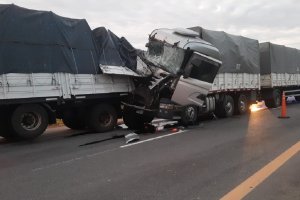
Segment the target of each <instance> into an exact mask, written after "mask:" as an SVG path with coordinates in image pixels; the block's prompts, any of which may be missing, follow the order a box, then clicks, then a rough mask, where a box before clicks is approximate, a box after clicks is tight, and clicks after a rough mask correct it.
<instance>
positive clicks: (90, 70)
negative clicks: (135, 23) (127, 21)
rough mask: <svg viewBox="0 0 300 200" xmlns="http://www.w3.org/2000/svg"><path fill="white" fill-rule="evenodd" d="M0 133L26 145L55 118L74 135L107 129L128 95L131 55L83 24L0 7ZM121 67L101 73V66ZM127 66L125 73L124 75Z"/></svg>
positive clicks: (121, 43)
mask: <svg viewBox="0 0 300 200" xmlns="http://www.w3.org/2000/svg"><path fill="white" fill-rule="evenodd" d="M0 27H1V29H0V135H1V136H3V137H5V138H9V139H32V138H35V137H37V136H39V135H40V134H42V133H43V132H44V131H45V129H46V128H47V126H48V124H53V123H56V118H58V119H62V120H63V122H64V124H65V125H66V126H67V127H69V128H72V129H90V130H93V131H96V132H104V131H109V130H112V129H113V128H114V127H115V125H116V123H117V118H118V117H121V116H122V111H121V101H123V100H124V99H125V98H126V96H128V94H129V93H130V92H132V91H133V90H134V84H133V81H132V79H131V77H130V76H127V75H124V74H126V71H128V72H132V73H133V72H134V71H132V70H131V69H133V68H135V67H136V50H135V49H134V48H133V47H132V46H131V45H130V44H129V43H128V42H127V41H126V39H125V38H118V37H117V36H116V35H114V34H113V33H112V32H110V31H109V30H106V29H105V28H103V27H102V28H97V29H95V30H93V31H92V30H91V29H90V27H89V25H88V24H87V22H86V21H85V20H78V19H69V18H65V17H61V16H58V15H56V14H54V13H52V12H45V11H35V10H29V9H25V8H21V7H18V6H15V5H13V4H12V5H0ZM100 66H102V67H105V66H112V67H115V68H118V67H119V68H122V74H119V75H118V74H114V75H108V74H104V73H103V72H102V70H101V67H100ZM130 68H131V69H130Z"/></svg>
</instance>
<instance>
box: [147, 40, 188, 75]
mask: <svg viewBox="0 0 300 200" xmlns="http://www.w3.org/2000/svg"><path fill="white" fill-rule="evenodd" d="M184 53H185V51H184V50H183V49H180V48H178V47H174V46H171V45H168V44H166V43H163V42H160V41H150V42H149V45H148V51H147V52H146V55H145V56H146V59H147V60H148V61H150V62H151V63H153V64H154V65H155V66H157V67H160V68H162V69H164V70H166V71H168V72H170V73H172V74H177V73H178V71H179V70H180V68H181V65H182V62H183V59H184Z"/></svg>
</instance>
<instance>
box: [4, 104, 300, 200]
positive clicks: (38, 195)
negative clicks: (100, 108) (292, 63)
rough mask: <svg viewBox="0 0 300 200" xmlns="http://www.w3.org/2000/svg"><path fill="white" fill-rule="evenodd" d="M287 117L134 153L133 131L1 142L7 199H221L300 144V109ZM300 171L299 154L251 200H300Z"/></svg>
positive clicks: (272, 115)
mask: <svg viewBox="0 0 300 200" xmlns="http://www.w3.org/2000/svg"><path fill="white" fill-rule="evenodd" d="M279 111H280V110H279V109H275V110H264V111H259V112H256V113H251V114H250V115H245V116H235V117H233V118H229V119H220V120H211V121H205V122H204V123H203V124H201V125H200V126H195V127H190V128H188V129H185V130H184V132H181V133H175V134H174V133H173V134H170V132H169V131H167V132H159V133H155V134H145V135H141V141H142V142H141V143H137V144H134V145H131V146H126V145H125V140H124V137H122V135H124V134H126V133H128V131H127V130H116V131H114V132H111V133H105V134H93V133H88V132H85V133H83V132H74V131H71V130H68V129H67V128H64V127H62V128H52V129H48V130H47V133H46V134H44V135H43V136H41V137H40V138H38V139H37V140H35V141H33V142H21V143H7V142H6V141H5V140H4V139H0V199H1V200H9V199H14V200H17V199H18V200H19V199H22V200H27V199H28V200H29V199H30V200H35V199H36V200H40V199H51V200H52V199H55V200H60V199H72V200H76V199H93V200H94V199H101V200H102V199H103V200H106V199H109V200H114V199H116V200H119V199H124V200H125V199H128V200H134V199H137V200H141V199H143V200H144V199H145V200H146V199H163V200H168V199H174V200H177V199H178V200H185V199H205V200H207V199H220V198H222V197H224V196H225V195H226V194H227V193H229V192H230V191H232V190H233V189H234V188H236V187H238V186H239V185H241V183H243V182H244V181H245V180H247V179H248V178H249V177H251V176H252V175H253V174H255V173H256V172H257V171H259V170H260V169H262V168H264V167H265V166H266V165H267V164H268V163H270V162H271V161H272V160H274V159H276V158H277V157H278V156H279V155H280V154H282V153H283V152H284V151H286V150H287V149H289V148H290V147H291V146H293V145H294V144H296V143H297V142H298V141H300V121H299V116H300V104H295V105H289V106H288V115H289V116H290V117H291V118H290V119H278V118H277V116H278V115H279ZM166 134H169V135H167V136H166V137H160V136H164V135H166ZM157 137H158V138H157ZM153 138H155V139H153ZM149 139H150V140H149ZM124 145H125V146H124ZM299 166H300V153H299V152H298V153H296V154H295V155H294V156H293V157H291V158H290V159H288V160H287V161H286V162H285V163H283V165H282V166H281V167H279V168H278V170H275V171H274V173H272V174H270V175H269V176H267V177H265V180H264V181H263V182H262V183H260V184H258V185H257V186H256V187H253V188H252V190H251V192H249V193H248V194H247V195H246V196H245V199H280V200H281V199H300V173H299ZM254 178H255V179H259V178H262V177H255V176H254Z"/></svg>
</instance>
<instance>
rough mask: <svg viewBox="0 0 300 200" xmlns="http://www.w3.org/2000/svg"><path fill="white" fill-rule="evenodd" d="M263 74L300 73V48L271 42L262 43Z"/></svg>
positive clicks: (261, 62) (261, 61) (261, 60)
mask: <svg viewBox="0 0 300 200" xmlns="http://www.w3.org/2000/svg"><path fill="white" fill-rule="evenodd" d="M259 48H260V64H261V74H262V75H265V74H271V73H289V74H296V73H297V74H298V73H300V50H298V49H294V48H290V47H286V46H283V45H277V44H272V43H270V42H265V43H260V44H259Z"/></svg>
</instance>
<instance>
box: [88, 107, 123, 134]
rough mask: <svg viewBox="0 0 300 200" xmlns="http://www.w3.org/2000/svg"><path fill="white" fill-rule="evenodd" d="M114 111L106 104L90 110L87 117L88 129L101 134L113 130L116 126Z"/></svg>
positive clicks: (116, 117)
mask: <svg viewBox="0 0 300 200" xmlns="http://www.w3.org/2000/svg"><path fill="white" fill-rule="evenodd" d="M117 120H118V115H117V112H116V109H115V108H114V107H113V106H111V105H108V104H100V105H97V106H94V107H92V108H91V110H90V112H89V116H88V122H87V124H88V127H89V128H90V129H92V130H93V131H96V132H99V133H102V132H106V131H110V130H113V129H114V127H115V126H116V125H117Z"/></svg>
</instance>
